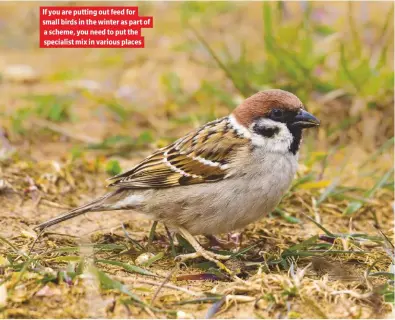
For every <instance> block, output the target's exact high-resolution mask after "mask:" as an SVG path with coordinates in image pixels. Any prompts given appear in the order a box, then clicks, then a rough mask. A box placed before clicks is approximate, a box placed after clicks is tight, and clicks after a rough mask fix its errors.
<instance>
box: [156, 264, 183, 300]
mask: <svg viewBox="0 0 395 320" xmlns="http://www.w3.org/2000/svg"><path fill="white" fill-rule="evenodd" d="M177 269H178V264H177V265H176V266H175V267H174V268H173V270H171V271H170V272H169V274H168V275H167V276H166V278H165V279H164V280H163V281H162V283H161V284H160V286H159V287H158V289H156V291H155V293H154V296H153V297H152V300H151V306H152V305H154V301H155V299H156V297H157V296H158V294H159V292H160V290H162V288H163V286H164V285H165V284H166V283H167V282H168V281H169V279H170V278H171V276H172V275H173V274H174V272H175V271H176V270H177Z"/></svg>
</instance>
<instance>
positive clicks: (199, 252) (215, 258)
mask: <svg viewBox="0 0 395 320" xmlns="http://www.w3.org/2000/svg"><path fill="white" fill-rule="evenodd" d="M179 230H180V233H181V234H182V236H183V237H184V238H185V239H186V240H187V241H188V242H189V243H190V244H191V245H192V247H193V248H194V249H195V250H196V252H194V253H188V254H182V255H179V256H177V257H176V260H178V261H186V260H190V259H196V258H199V257H203V258H205V259H206V260H208V261H211V262H214V263H215V264H216V265H217V266H218V268H220V269H221V270H223V271H225V272H226V273H227V274H229V275H230V277H231V278H232V279H233V280H235V281H242V280H241V279H240V278H238V277H237V276H236V275H235V274H234V272H233V271H232V270H230V269H229V268H228V267H227V266H226V265H225V264H224V263H222V262H221V260H228V259H229V258H230V257H231V256H225V255H222V254H217V253H213V252H211V251H207V250H206V249H204V248H203V247H202V246H201V245H200V243H199V242H197V240H196V239H195V238H194V237H193V236H192V235H191V234H190V233H189V232H188V231H187V230H185V229H183V228H179Z"/></svg>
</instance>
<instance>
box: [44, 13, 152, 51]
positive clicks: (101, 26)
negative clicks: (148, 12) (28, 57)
mask: <svg viewBox="0 0 395 320" xmlns="http://www.w3.org/2000/svg"><path fill="white" fill-rule="evenodd" d="M153 26H154V21H153V17H140V16H139V15H138V7H74V6H73V7H40V48H144V37H143V36H142V35H141V29H143V28H152V27H153Z"/></svg>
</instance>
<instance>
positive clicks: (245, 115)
mask: <svg viewBox="0 0 395 320" xmlns="http://www.w3.org/2000/svg"><path fill="white" fill-rule="evenodd" d="M302 108H303V104H302V102H301V101H300V100H299V98H298V97H297V96H295V95H294V94H292V93H290V92H288V91H284V90H280V89H270V90H264V91H260V92H258V93H256V94H254V95H252V96H251V97H249V98H247V99H246V100H244V101H243V103H241V104H240V105H239V106H238V107H237V108H236V109H235V110H234V111H233V115H234V117H235V118H236V120H237V121H238V122H239V123H240V124H242V125H243V126H245V127H247V128H248V127H249V125H250V124H251V123H252V122H253V121H254V119H256V118H259V117H264V116H267V115H269V114H270V112H271V110H272V109H283V110H287V111H296V112H297V111H298V110H300V109H302Z"/></svg>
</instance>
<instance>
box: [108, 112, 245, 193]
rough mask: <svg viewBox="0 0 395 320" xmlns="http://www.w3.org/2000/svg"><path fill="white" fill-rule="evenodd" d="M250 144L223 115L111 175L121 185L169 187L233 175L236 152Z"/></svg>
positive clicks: (217, 179) (216, 179) (125, 186)
mask: <svg viewBox="0 0 395 320" xmlns="http://www.w3.org/2000/svg"><path fill="white" fill-rule="evenodd" d="M246 143H247V141H246V139H245V138H244V137H242V136H240V135H239V134H238V132H237V130H235V129H234V128H233V126H232V125H231V124H230V122H229V118H228V117H225V118H221V119H218V120H215V121H213V122H210V123H208V124H206V125H205V126H203V127H201V128H199V129H197V130H195V131H193V132H191V133H189V134H187V135H186V136H185V137H183V138H181V139H179V140H177V141H176V142H174V143H173V144H171V145H169V146H167V147H165V148H163V149H159V150H158V151H156V152H155V153H153V154H152V155H151V156H149V157H147V158H146V159H145V160H143V161H142V162H141V163H139V164H138V165H137V166H135V167H134V168H133V169H131V170H129V171H127V172H124V173H121V174H119V175H117V176H115V177H112V178H110V180H113V181H114V182H113V183H111V184H110V186H115V187H119V188H167V187H175V186H180V185H191V184H197V183H205V182H214V181H219V180H222V179H225V178H227V177H228V176H229V174H230V170H229V169H230V165H231V163H232V160H233V159H234V157H235V155H236V153H237V151H238V150H239V149H240V148H241V147H242V146H244V145H245V144H246Z"/></svg>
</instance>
